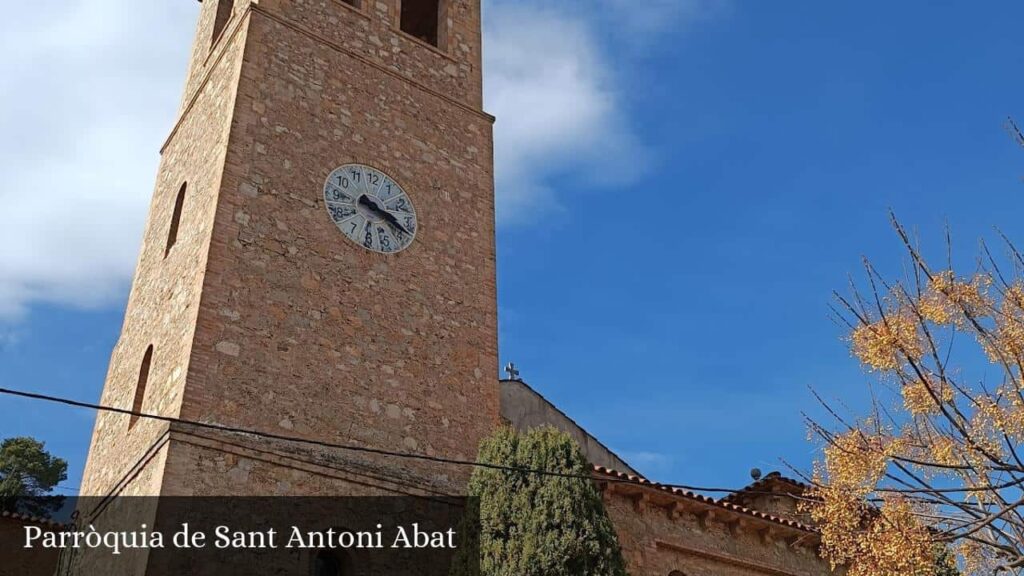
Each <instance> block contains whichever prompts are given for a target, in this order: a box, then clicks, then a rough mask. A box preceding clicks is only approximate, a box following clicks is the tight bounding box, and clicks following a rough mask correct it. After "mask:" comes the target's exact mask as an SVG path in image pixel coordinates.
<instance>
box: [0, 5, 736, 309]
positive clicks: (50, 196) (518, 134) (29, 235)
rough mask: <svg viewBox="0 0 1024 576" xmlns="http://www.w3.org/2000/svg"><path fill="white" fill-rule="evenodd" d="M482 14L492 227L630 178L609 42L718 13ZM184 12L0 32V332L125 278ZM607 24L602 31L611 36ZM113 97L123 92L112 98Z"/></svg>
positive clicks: (14, 18)
mask: <svg viewBox="0 0 1024 576" xmlns="http://www.w3.org/2000/svg"><path fill="white" fill-rule="evenodd" d="M593 1H594V0H565V1H564V2H561V3H554V5H552V3H541V2H540V0H488V2H489V3H488V6H487V12H486V35H487V38H486V40H487V50H486V64H487V69H486V73H487V108H488V111H490V112H493V113H495V114H496V115H497V116H498V124H497V127H496V140H497V141H496V158H497V166H496V174H497V180H498V182H497V186H498V206H499V217H500V219H501V220H502V222H504V223H509V222H517V221H519V222H523V221H529V220H530V219H531V217H532V216H533V215H535V214H536V210H541V211H543V210H553V209H557V208H558V206H559V201H560V200H564V199H560V198H559V197H558V196H557V195H556V193H555V192H554V190H553V188H552V184H551V182H552V180H553V179H554V178H556V177H559V176H573V177H582V178H584V179H585V182H586V183H587V184H588V185H593V186H594V187H595V188H598V189H600V188H601V186H602V185H608V184H614V183H619V182H622V181H623V180H624V179H626V180H628V179H629V178H631V177H638V176H639V175H640V173H641V172H642V171H643V169H644V167H645V162H644V158H645V157H646V153H645V151H644V150H643V148H642V146H640V145H639V143H638V141H637V139H636V137H635V135H634V132H633V130H632V129H631V127H630V117H629V114H628V112H627V110H626V102H625V101H624V99H623V95H622V94H621V93H620V92H619V91H618V90H617V89H616V86H617V82H618V80H619V79H620V76H621V75H620V74H618V71H617V70H615V67H616V65H619V64H621V62H620V63H618V64H617V63H616V62H615V60H614V59H612V58H610V57H609V54H610V52H609V51H610V50H611V49H612V46H610V45H609V44H610V42H608V41H607V36H608V34H614V35H618V34H619V33H620V32H621V33H622V34H621V37H622V38H623V40H622V42H623V44H621V45H619V46H617V47H616V49H618V48H621V47H623V46H626V45H631V46H634V47H635V46H640V45H641V44H642V43H643V42H645V41H647V40H649V39H650V38H651V37H652V36H653V35H654V33H655V32H657V31H658V30H659V29H664V23H665V22H670V21H672V19H677V20H680V21H682V20H686V19H695V18H701V17H703V15H704V14H705V13H707V10H706V7H708V6H712V5H717V4H719V3H721V2H723V1H724V0H651V1H650V3H649V5H645V6H644V8H643V9H637V8H636V4H635V3H633V2H628V3H627V2H626V0H597V1H599V2H600V3H601V5H602V9H598V10H595V9H594V8H593V4H592V2H593ZM198 8H199V5H198V4H197V3H195V2H188V1H181V0H173V1H165V0H161V1H159V2H138V0H37V1H35V2H19V3H12V4H11V5H10V6H9V7H8V14H7V17H6V18H5V19H4V21H3V23H0V50H2V51H3V53H4V54H6V55H8V57H6V58H4V59H3V60H2V61H0V134H2V135H3V137H2V138H0V170H2V174H3V180H2V182H0V247H2V248H0V320H3V319H5V318H6V319H8V320H9V319H11V318H16V317H18V316H19V315H20V314H22V313H23V312H24V311H25V310H27V308H28V307H30V306H31V305H32V304H34V303H44V302H46V303H56V304H60V305H70V306H80V307H83V306H84V307H88V306H103V305H109V304H110V303H111V302H114V301H117V300H118V299H119V298H120V297H121V296H122V295H123V293H124V290H125V288H126V286H127V283H128V281H129V279H130V277H131V273H132V269H133V267H134V264H135V259H136V256H137V253H138V244H139V238H140V236H141V230H142V226H143V222H144V219H145V214H146V209H147V207H148V204H149V200H150V195H151V192H152V187H153V182H154V175H155V171H156V167H157V163H158V161H159V157H158V152H157V151H158V148H159V146H160V144H161V143H162V141H163V138H164V137H165V136H166V135H167V133H168V131H169V129H170V127H171V125H172V123H173V121H174V117H175V114H176V112H177V108H178V104H179V99H180V93H181V85H182V81H183V77H184V73H185V66H186V64H187V58H188V50H189V48H190V45H191V40H192V34H193V26H194V22H195V15H196V13H197V11H198ZM610 23H611V24H612V25H610ZM126 86H131V88H130V89H126Z"/></svg>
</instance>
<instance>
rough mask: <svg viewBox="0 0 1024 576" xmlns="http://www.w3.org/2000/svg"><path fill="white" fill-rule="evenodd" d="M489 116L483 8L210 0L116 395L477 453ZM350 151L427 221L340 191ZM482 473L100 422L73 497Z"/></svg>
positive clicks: (423, 2) (225, 422)
mask: <svg viewBox="0 0 1024 576" xmlns="http://www.w3.org/2000/svg"><path fill="white" fill-rule="evenodd" d="M492 124H493V118H492V117H490V116H488V115H487V114H486V113H484V112H483V111H482V80H481V23H480V0H205V2H203V4H202V10H201V15H200V18H199V24H198V30H197V33H196V37H195V43H194V46H193V51H192V59H191V65H190V69H189V72H188V77H187V81H186V84H185V94H184V98H183V101H182V104H181V109H180V114H179V117H178V121H177V124H176V125H175V126H174V128H173V130H172V131H171V133H170V135H169V137H168V139H167V142H166V144H165V145H164V147H163V149H162V161H161V165H160V171H159V174H158V177H157V183H156V189H155V192H154V195H153V201H152V205H151V208H150V212H149V218H148V223H147V225H146V231H145V236H144V239H143V244H142V249H141V254H140V256H139V261H138V267H137V270H136V273H135V277H134V281H133V284H132V289H131V296H130V299H129V303H128V309H127V315H126V318H125V322H124V327H123V329H122V333H121V338H120V340H119V342H118V343H117V346H116V347H115V349H114V351H113V355H112V358H111V361H110V369H109V373H108V376H107V380H106V384H105V387H104V391H103V398H102V402H103V403H104V404H106V405H111V406H117V407H122V408H135V409H137V410H139V411H142V412H146V413H155V414H160V415H165V416H172V417H178V418H181V419H184V420H189V421H200V422H205V423H213V424H218V425H222V426H227V427H232V428H238V429H245V430H253V431H257V432H265V433H272V434H278V435H283V436H290V437H300V438H305V439H310V440H317V441H323V442H330V443H341V444H351V445H358V446H365V447H371V448H378V449H384V450H393V451H398V452H407V453H415V454H424V455H436V456H443V457H448V458H460V459H472V458H473V457H474V456H475V452H476V446H477V443H478V441H479V440H480V439H481V438H482V437H483V436H484V435H485V434H487V433H488V432H489V431H490V430H491V429H492V428H493V427H494V426H496V425H497V423H498V421H499V418H498V387H497V382H496V374H497V371H498V366H497V318H496V316H497V312H496V296H495V249H494V193H493V167H492V136H491V134H492ZM349 165H359V166H362V167H364V169H365V171H364V172H363V173H362V174H361V177H362V178H365V179H379V178H383V179H384V180H385V181H386V182H387V183H390V184H392V185H394V186H395V189H396V190H400V191H404V196H403V197H404V198H405V199H406V200H407V201H408V203H409V205H411V206H414V213H413V214H414V215H415V221H412V220H403V218H404V217H407V216H408V215H409V214H410V212H409V211H403V207H404V206H405V204H401V203H400V202H397V201H393V198H394V197H393V196H389V195H388V194H391V193H390V192H389V193H385V192H384V191H383V186H384V185H385V184H377V183H376V182H375V183H374V185H371V184H369V183H367V184H364V185H363V186H364V187H362V188H359V189H358V190H357V191H355V192H352V193H351V194H350V195H348V196H335V197H334V200H337V201H338V203H337V204H332V203H331V202H329V201H328V200H330V199H331V198H330V196H329V195H330V194H335V192H334V191H335V190H340V186H341V183H342V181H343V180H344V181H345V182H348V180H347V179H342V178H338V180H337V183H336V184H333V185H332V184H331V178H333V177H337V176H339V175H341V176H344V171H343V170H342V171H340V172H339V171H338V169H339V168H340V167H344V166H349ZM356 180H358V178H357V179H356ZM325 181H326V182H327V183H328V184H327V189H326V190H325ZM331 186H334V187H333V188H332V187H331ZM378 187H379V188H378ZM337 194H341V192H337ZM325 198H326V200H325ZM353 214H355V215H356V216H355V217H356V218H362V220H358V223H359V227H360V230H359V231H360V232H364V231H365V232H366V233H368V234H369V236H370V238H369V239H368V240H367V243H366V244H365V245H363V244H362V240H359V239H360V238H362V235H361V234H359V233H356V234H355V235H354V237H355V238H356V239H357V240H358V241H354V240H353V236H347V235H346V234H347V233H348V231H347V230H346V229H345V226H344V225H343V224H347V223H348V222H349V220H346V217H353ZM364 228H365V230H364ZM385 237H387V240H386V239H385ZM413 237H414V238H413ZM396 240H400V241H399V242H396ZM403 242H405V243H407V245H405V246H404V249H402V250H400V251H399V250H398V248H399V247H402V246H399V245H401V244H402V243H403ZM353 475H356V476H358V477H359V478H358V479H359V480H360V483H358V484H352V483H351V482H350V480H352V479H353ZM467 477H468V470H465V469H460V468H457V467H454V468H453V467H451V466H448V467H444V466H438V465H431V464H429V463H422V462H417V461H409V460H406V459H401V458H394V457H386V456H368V455H360V454H351V453H346V452H344V451H336V450H328V449H319V448H316V447H314V446H310V445H295V444H290V443H287V442H279V441H270V440H266V439H265V438H263V437H261V436H259V435H245V434H226V433H221V432H218V433H215V432H212V431H210V430H204V429H196V428H194V427H190V426H187V425H183V424H179V423H174V424H168V423H165V422H162V421H157V420H152V419H147V418H135V417H131V416H127V415H120V414H112V413H101V414H99V415H98V417H97V421H96V426H95V430H94V433H93V438H92V446H91V450H90V453H89V460H88V464H87V466H86V472H85V479H84V481H83V486H82V493H83V494H84V495H98V496H106V495H116V494H122V495H136V494H145V495H156V494H162V495H236V494H237V495H277V494H281V495H324V494H346V493H363V492H371V493H372V492H373V490H374V488H373V486H374V485H375V484H374V483H375V482H378V483H382V484H387V485H391V483H393V482H398V483H400V484H401V483H404V485H412V484H415V485H417V486H429V487H432V488H435V489H439V490H446V491H449V493H457V492H458V491H460V490H461V488H462V486H463V484H464V481H465V479H466V478H467ZM367 478H374V479H375V480H373V481H368V480H367ZM354 486H355V487H354Z"/></svg>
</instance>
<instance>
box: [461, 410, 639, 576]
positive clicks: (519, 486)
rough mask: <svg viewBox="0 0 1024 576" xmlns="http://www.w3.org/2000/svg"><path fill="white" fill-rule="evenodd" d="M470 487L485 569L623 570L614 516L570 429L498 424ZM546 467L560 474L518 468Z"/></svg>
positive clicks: (508, 573) (564, 575)
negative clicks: (566, 431)
mask: <svg viewBox="0 0 1024 576" xmlns="http://www.w3.org/2000/svg"><path fill="white" fill-rule="evenodd" d="M478 461H479V462H481V463H488V464H498V465H502V466H508V467H512V468H516V469H517V470H516V471H506V470H495V469H489V468H477V469H476V471H475V472H474V473H473V476H472V478H471V480H470V483H469V494H470V496H472V497H475V498H478V499H479V506H480V524H481V526H480V536H479V538H480V541H479V547H480V557H481V564H480V573H481V574H483V575H484V576H578V575H580V574H586V575H587V576H626V570H625V563H624V562H623V559H622V552H621V550H620V548H619V543H618V539H617V537H616V535H615V530H614V528H613V526H612V522H611V520H610V519H609V517H608V514H607V512H606V511H605V509H604V504H603V502H602V501H601V496H600V494H599V493H598V492H597V488H596V487H595V486H594V484H593V482H591V481H590V479H589V476H590V472H591V470H590V466H589V464H588V463H587V459H586V458H585V457H584V455H583V453H582V452H581V451H580V448H579V446H577V445H576V443H575V442H574V441H573V440H572V438H571V437H570V436H568V435H567V434H564V433H562V432H559V431H558V430H555V429H554V428H540V429H536V430H532V431H530V432H527V433H525V434H517V433H516V432H515V431H513V430H511V429H509V428H502V429H500V430H498V431H497V432H495V433H494V434H493V435H492V436H491V437H490V438H488V439H486V440H484V441H483V443H481V446H480V454H479V457H478ZM521 470H547V471H552V472H559V473H565V474H572V475H578V476H583V477H582V478H563V477H557V476H545V475H539V474H533V473H529V472H524V471H521Z"/></svg>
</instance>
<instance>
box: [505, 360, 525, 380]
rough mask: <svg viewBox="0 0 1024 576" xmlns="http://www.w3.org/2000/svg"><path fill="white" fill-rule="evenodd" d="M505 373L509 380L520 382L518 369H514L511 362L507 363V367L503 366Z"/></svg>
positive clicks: (514, 366)
mask: <svg viewBox="0 0 1024 576" xmlns="http://www.w3.org/2000/svg"><path fill="white" fill-rule="evenodd" d="M505 373H506V374H508V379H509V380H514V381H516V382H520V381H522V378H520V377H519V369H518V368H516V365H515V364H514V363H512V362H509V363H508V366H505Z"/></svg>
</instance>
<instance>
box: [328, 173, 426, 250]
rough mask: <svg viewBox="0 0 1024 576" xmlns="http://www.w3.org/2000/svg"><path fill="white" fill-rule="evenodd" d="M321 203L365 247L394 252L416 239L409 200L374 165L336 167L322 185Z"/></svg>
mask: <svg viewBox="0 0 1024 576" xmlns="http://www.w3.org/2000/svg"><path fill="white" fill-rule="evenodd" d="M324 202H325V205H326V206H327V212H328V213H329V214H330V216H331V220H333V221H334V223H335V224H337V226H338V229H340V230H341V232H342V233H343V234H344V235H345V236H347V237H348V239H349V240H351V241H353V242H355V243H356V244H358V245H360V246H362V247H363V248H365V249H367V250H372V251H374V252H381V253H383V254H394V253H396V252H401V251H402V250H405V249H406V248H408V247H409V245H411V244H412V241H413V239H415V238H416V227H417V221H416V209H415V208H414V207H413V205H412V199H410V198H409V195H408V194H407V193H406V192H405V189H403V188H402V186H401V185H399V184H398V182H395V180H394V178H392V177H390V176H388V175H387V174H385V173H383V172H381V171H380V170H377V169H376V168H371V167H370V166H364V165H363V164H346V165H344V166H341V167H339V168H337V169H336V170H335V171H334V172H331V175H330V176H328V177H327V182H326V183H325V184H324Z"/></svg>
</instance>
